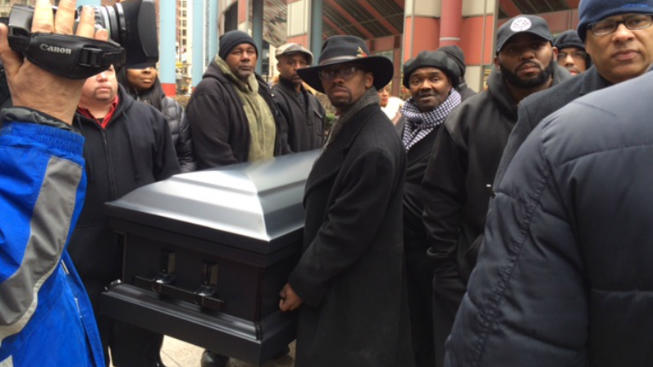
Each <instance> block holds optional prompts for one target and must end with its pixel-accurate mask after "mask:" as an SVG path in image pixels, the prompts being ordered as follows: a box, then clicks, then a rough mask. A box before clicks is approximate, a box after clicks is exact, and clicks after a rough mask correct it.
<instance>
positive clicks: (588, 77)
mask: <svg viewBox="0 0 653 367" xmlns="http://www.w3.org/2000/svg"><path fill="white" fill-rule="evenodd" d="M577 78H583V82H582V84H581V86H580V95H581V96H584V95H586V94H587V93H591V92H594V91H595V90H599V89H603V88H605V87H609V86H611V85H612V83H610V82H609V81H607V80H605V79H604V78H603V77H602V76H601V74H599V71H598V70H597V69H596V66H594V65H592V67H591V68H589V69H587V70H586V71H585V72H584V73H582V74H580V75H579V76H577Z"/></svg>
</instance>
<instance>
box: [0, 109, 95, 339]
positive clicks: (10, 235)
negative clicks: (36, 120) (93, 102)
mask: <svg viewBox="0 0 653 367" xmlns="http://www.w3.org/2000/svg"><path fill="white" fill-rule="evenodd" d="M83 141H84V139H83V137H82V136H81V135H78V134H75V133H73V132H70V131H65V130H63V129H58V128H55V127H51V126H47V125H39V124H33V123H15V122H9V123H5V124H4V126H3V127H2V129H1V130H0V213H1V214H0V216H2V220H0V341H2V340H3V339H4V338H6V337H8V336H10V335H13V334H16V333H18V332H20V331H21V330H22V328H24V327H25V325H26V324H27V323H28V321H29V319H30V317H31V314H32V313H34V312H35V311H36V310H35V309H36V307H35V306H36V305H37V303H38V297H37V294H38V292H39V290H40V288H41V286H43V284H44V283H45V281H46V280H47V279H48V278H49V277H50V276H51V275H52V274H54V273H56V272H55V270H56V268H57V266H58V265H59V261H60V259H61V256H62V254H63V252H64V248H65V245H66V244H67V241H68V238H69V236H70V233H71V231H72V228H73V227H74V224H75V221H76V219H77V217H78V216H79V213H80V211H81V207H82V204H83V199H84V192H85V187H86V182H85V176H84V161H83V158H82V149H83Z"/></svg>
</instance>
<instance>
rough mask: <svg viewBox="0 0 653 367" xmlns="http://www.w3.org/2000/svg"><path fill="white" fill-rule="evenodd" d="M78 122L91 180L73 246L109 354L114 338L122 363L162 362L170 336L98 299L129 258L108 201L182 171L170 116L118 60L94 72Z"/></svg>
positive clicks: (116, 354)
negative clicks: (122, 318) (122, 317)
mask: <svg viewBox="0 0 653 367" xmlns="http://www.w3.org/2000/svg"><path fill="white" fill-rule="evenodd" d="M74 125H75V126H76V127H77V128H78V129H79V130H80V131H81V133H82V135H83V136H84V138H86V144H85V146H84V158H85V159H86V174H87V177H88V188H87V195H86V203H85V205H84V208H83V209H82V213H81V215H80V217H79V222H78V225H77V227H76V228H75V231H74V232H73V234H72V237H71V241H70V247H69V250H70V254H71V256H72V258H73V261H74V262H75V265H76V266H77V267H78V270H79V274H80V276H81V278H82V280H83V281H84V284H85V286H86V288H87V291H88V294H89V296H90V298H91V302H92V303H93V308H94V310H95V313H96V314H97V315H98V326H99V329H100V335H101V337H102V343H103V345H104V348H105V355H106V353H107V346H111V355H112V357H113V358H112V359H113V364H114V365H116V366H132V365H133V366H148V367H149V366H159V365H161V362H160V360H159V349H160V347H161V340H162V336H161V335H157V334H153V333H151V332H149V331H146V330H142V329H138V328H135V327H132V326H128V325H125V324H122V323H117V322H111V321H109V320H108V319H106V318H103V317H101V316H100V312H99V309H98V306H99V304H98V301H99V296H100V293H101V292H102V290H103V289H104V287H105V286H107V285H108V284H109V283H110V282H111V281H113V280H115V279H118V278H120V275H121V274H120V269H121V263H122V246H121V245H120V243H119V239H118V236H117V235H116V234H115V233H113V232H112V231H111V229H110V228H109V226H108V220H107V216H106V215H105V212H104V203H105V202H107V201H111V200H115V199H117V198H119V197H121V196H123V195H125V194H127V193H128V192H130V191H132V190H134V189H136V188H138V187H140V186H143V185H146V184H149V183H152V182H155V181H159V180H163V179H166V178H168V177H170V176H171V175H173V174H175V173H178V172H179V164H178V163H177V156H176V154H175V150H174V146H173V145H172V138H171V135H170V130H169V128H168V124H167V123H166V120H165V118H164V117H163V115H161V113H160V112H159V111H157V110H156V109H155V108H154V107H152V106H148V105H145V104H142V103H137V102H136V101H135V100H134V99H133V98H132V97H131V96H129V94H128V93H126V92H125V91H124V90H123V89H122V87H119V86H118V82H117V80H116V73H115V70H114V69H113V67H112V68H109V69H108V70H105V71H103V72H101V73H99V74H96V75H94V76H92V77H90V78H88V79H86V82H85V83H84V86H83V87H82V96H81V99H80V101H79V107H78V109H77V114H76V116H75V121H74ZM107 357H108V356H107Z"/></svg>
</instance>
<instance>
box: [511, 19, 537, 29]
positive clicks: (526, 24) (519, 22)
mask: <svg viewBox="0 0 653 367" xmlns="http://www.w3.org/2000/svg"><path fill="white" fill-rule="evenodd" d="M532 25H533V23H531V20H530V19H528V18H526V17H519V18H515V19H514V20H513V21H512V23H511V24H510V30H511V31H513V32H523V31H527V30H529V29H531V26H532Z"/></svg>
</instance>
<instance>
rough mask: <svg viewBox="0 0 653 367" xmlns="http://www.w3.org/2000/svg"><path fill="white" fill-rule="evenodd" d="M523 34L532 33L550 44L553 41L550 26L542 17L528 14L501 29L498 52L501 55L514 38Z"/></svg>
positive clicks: (520, 16)
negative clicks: (502, 50) (500, 52)
mask: <svg viewBox="0 0 653 367" xmlns="http://www.w3.org/2000/svg"><path fill="white" fill-rule="evenodd" d="M521 33H530V34H534V35H536V36H538V37H540V38H543V39H545V40H547V41H549V42H551V41H553V35H552V34H551V31H550V30H549V25H548V24H547V23H546V20H544V19H543V18H542V17H538V16H537V15H527V14H524V15H518V16H516V17H514V18H512V19H510V20H509V21H507V22H506V23H504V24H503V25H502V26H501V27H499V30H498V31H497V47H496V52H497V53H499V51H501V49H502V48H503V46H505V45H506V43H507V42H508V41H510V39H511V38H512V37H514V36H516V35H518V34H521Z"/></svg>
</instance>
